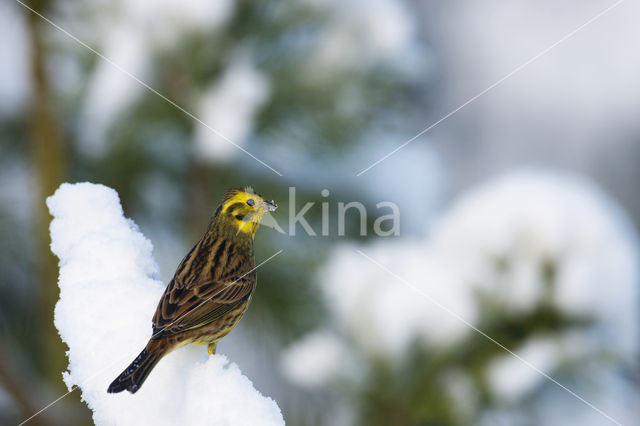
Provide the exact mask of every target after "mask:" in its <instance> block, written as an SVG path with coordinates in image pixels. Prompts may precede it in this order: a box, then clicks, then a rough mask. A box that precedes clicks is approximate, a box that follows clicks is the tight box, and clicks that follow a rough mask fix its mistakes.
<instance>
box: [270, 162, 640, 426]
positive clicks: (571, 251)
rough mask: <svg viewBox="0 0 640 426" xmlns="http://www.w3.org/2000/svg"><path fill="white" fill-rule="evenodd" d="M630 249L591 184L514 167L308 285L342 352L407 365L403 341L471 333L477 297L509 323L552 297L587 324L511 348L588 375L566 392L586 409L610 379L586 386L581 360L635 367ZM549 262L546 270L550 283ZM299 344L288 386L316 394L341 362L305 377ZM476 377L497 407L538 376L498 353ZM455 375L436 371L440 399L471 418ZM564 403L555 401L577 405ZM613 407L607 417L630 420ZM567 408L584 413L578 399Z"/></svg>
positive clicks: (347, 254) (449, 342) (337, 257)
mask: <svg viewBox="0 0 640 426" xmlns="http://www.w3.org/2000/svg"><path fill="white" fill-rule="evenodd" d="M357 250H360V251H361V252H362V253H364V254H365V255H367V256H369V257H370V258H372V259H374V260H375V261H376V262H379V263H380V264H381V265H383V266H384V267H386V268H388V269H389V270H390V271H392V272H393V273H394V274H396V275H398V276H399V277H400V278H401V279H398V278H396V277H393V276H392V275H391V274H388V273H387V272H385V271H384V270H382V269H381V268H379V267H378V266H377V265H375V264H374V263H372V262H371V261H370V260H368V259H366V258H365V257H363V256H362V255H360V254H359V253H358V252H357ZM639 253H640V252H639V249H638V239H637V235H636V233H635V231H634V229H633V227H632V226H631V224H630V220H629V218H628V217H627V216H626V215H625V214H624V212H623V211H622V210H621V209H620V208H619V207H618V205H617V204H616V203H615V201H614V200H611V199H610V198H608V197H607V196H605V195H604V194H603V193H602V192H601V190H600V189H599V188H597V187H596V186H595V185H593V184H592V183H591V182H588V181H586V180H584V179H582V178H579V177H577V176H574V175H569V174H559V173H553V172H548V171H544V170H520V171H516V172H512V173H509V174H506V175H504V176H502V177H499V178H497V179H494V180H492V181H490V182H487V183H484V184H480V185H478V186H476V187H474V188H472V189H470V190H469V192H468V193H466V194H463V195H462V196H461V197H460V198H459V199H458V200H456V201H455V202H454V203H453V205H452V206H451V208H450V209H448V210H447V211H445V212H444V213H443V214H442V215H441V217H440V218H439V219H438V220H436V221H434V222H433V224H432V226H431V229H430V233H429V236H428V237H424V238H416V239H409V238H406V237H405V238H402V239H388V238H379V239H377V240H375V241H373V242H371V243H368V244H366V245H356V244H353V243H343V244H340V245H338V246H337V248H336V249H334V250H333V251H332V253H331V256H330V257H329V258H328V260H327V263H326V264H325V265H324V267H323V268H321V269H320V271H319V276H318V279H317V282H318V286H319V289H320V291H321V294H323V295H324V298H325V301H326V304H327V307H328V309H329V312H330V313H331V316H330V318H329V320H328V324H330V325H332V326H334V328H335V330H337V331H336V333H337V334H338V338H339V337H341V336H342V337H343V338H344V341H348V342H354V343H355V344H353V345H351V346H348V347H347V348H348V349H350V351H351V352H352V356H354V354H355V356H358V357H359V358H358V359H362V360H366V359H370V357H371V355H375V356H382V357H385V358H387V359H389V360H391V361H393V362H395V363H402V362H403V361H404V360H405V359H406V358H404V356H405V355H406V354H407V349H409V348H410V347H411V344H412V343H413V342H416V343H419V344H421V345H422V346H423V347H424V348H426V350H429V351H431V350H434V351H437V350H439V349H441V348H443V347H445V348H446V347H453V349H454V350H455V349H456V346H455V345H464V344H465V342H466V340H465V339H466V338H467V337H468V336H470V335H471V333H476V332H475V331H474V330H472V329H471V328H470V327H469V326H468V325H466V324H465V323H463V322H462V321H461V320H460V319H459V318H457V317H456V316H459V317H461V318H462V319H464V320H465V321H467V322H469V323H470V324H472V325H477V324H478V322H479V321H478V320H479V318H478V315H480V305H479V303H478V302H479V299H478V295H479V294H482V295H483V296H484V297H488V298H490V300H491V301H492V302H493V303H494V304H495V306H496V308H495V309H496V310H499V309H502V310H503V311H504V312H505V313H508V314H510V315H525V314H526V313H527V312H529V311H531V310H532V309H536V308H537V307H538V306H539V304H540V303H541V302H542V301H543V300H545V299H546V300H549V301H551V302H552V303H554V304H555V305H556V307H557V308H558V309H559V310H561V311H562V312H563V313H564V314H565V315H578V316H580V317H583V316H586V317H588V318H590V319H591V320H592V323H590V324H589V325H588V326H585V327H573V328H564V329H561V330H558V331H556V332H554V333H551V332H549V334H545V335H544V336H540V335H530V336H528V338H527V339H526V340H525V341H524V342H522V344H521V345H520V346H519V347H515V348H510V349H512V350H514V351H515V352H516V353H517V354H518V355H520V356H521V357H522V358H523V359H524V360H526V361H528V362H529V363H531V364H532V365H533V366H535V367H536V368H538V369H540V370H541V371H543V372H545V373H547V374H549V375H551V376H554V375H555V374H556V373H558V371H557V369H558V368H559V367H560V366H565V365H570V366H574V367H575V368H576V369H577V370H578V371H579V372H584V373H585V374H581V380H580V381H576V382H575V383H571V388H572V389H573V390H575V391H576V392H577V393H579V394H581V395H582V396H584V397H585V398H586V399H587V400H592V399H593V400H598V399H602V398H601V395H603V394H606V393H607V392H608V391H609V390H610V389H609V386H610V382H612V381H614V380H613V379H612V380H610V381H604V380H603V381H602V382H599V383H596V384H594V383H588V378H589V377H590V375H589V374H586V373H587V371H591V370H592V368H591V367H586V364H585V361H586V360H593V363H594V365H595V366H597V368H598V369H599V370H601V371H602V372H603V373H602V374H603V376H612V377H614V378H615V377H618V378H619V377H620V374H621V373H620V369H621V367H622V366H625V365H636V363H637V354H638V343H639V341H638V336H639V333H638V331H639V330H638V307H637V300H638V284H639V282H640V280H639V278H640V275H639V273H638V271H639V265H638V260H639V259H640V256H639ZM546 264H553V265H554V269H555V271H556V274H555V277H553V278H552V279H549V276H548V275H547V272H546V267H545V265H546ZM403 281H404V282H403ZM409 287H410V288H409ZM432 302H435V303H432ZM437 305H441V306H437ZM442 307H444V308H446V309H448V310H450V312H446V309H445V310H443V309H442ZM451 312H452V313H453V315H452V314H451ZM497 313H499V312H497ZM311 336H313V334H311ZM308 337H309V336H307V337H303V338H302V339H301V341H300V342H298V343H294V345H293V346H292V347H291V348H289V349H288V350H286V351H285V352H284V354H285V355H284V356H283V359H282V362H283V363H284V364H285V365H287V364H289V365H287V366H286V368H285V371H289V373H290V374H288V377H289V379H290V380H291V382H292V383H295V384H298V385H300V384H301V383H302V384H304V385H305V386H307V387H309V386H313V385H317V387H319V386H321V385H322V384H323V383H327V382H330V380H331V379H332V377H331V375H332V374H333V375H334V376H336V375H337V376H344V371H343V370H344V369H345V367H342V370H339V371H338V372H333V371H332V370H331V369H328V368H326V369H320V371H319V372H313V373H308V372H307V371H306V369H305V368H302V367H299V366H297V365H296V364H298V363H299V364H302V365H304V363H305V362H304V360H302V361H301V360H300V359H299V358H304V357H303V356H300V357H298V358H296V357H294V356H292V355H291V354H292V353H293V354H295V353H296V352H297V351H299V349H298V345H302V347H305V345H306V344H307V343H306V342H308V341H309V339H308ZM311 341H313V339H311ZM311 346H312V345H311ZM308 350H309V351H311V349H308ZM320 373H322V375H323V376H322V377H315V376H314V377H312V380H309V375H310V374H320ZM485 373H486V377H487V380H488V385H489V390H490V391H491V392H492V394H493V395H494V396H495V397H496V399H497V400H499V401H503V402H504V403H506V404H510V403H512V402H518V401H521V400H522V399H523V398H525V397H526V396H527V395H528V394H530V393H531V392H533V391H535V390H536V389H538V388H539V387H540V386H542V384H543V383H545V380H546V379H545V378H544V377H543V376H541V375H540V374H539V373H538V372H536V371H535V370H533V369H532V368H531V367H530V366H527V365H525V364H524V363H523V362H522V361H521V360H518V359H516V358H514V357H513V356H511V355H510V354H508V353H506V352H505V353H501V354H498V355H497V356H496V358H494V359H493V360H492V361H491V362H489V363H488V364H487V366H486V371H485ZM295 374H297V375H298V376H297V377H293V378H292V377H290V376H292V375H295ZM445 374H448V373H445ZM451 374H453V376H452V375H448V376H446V377H447V378H448V379H449V380H450V381H451V382H452V386H454V387H455V389H450V391H451V392H452V394H455V395H454V398H455V400H457V401H460V402H461V403H462V405H463V406H465V407H466V408H465V410H467V411H469V412H472V411H473V407H474V404H475V402H474V400H473V398H471V397H469V392H468V389H467V388H468V387H469V386H471V385H470V384H469V377H466V376H464V372H462V371H456V372H454V373H451ZM620 380H621V379H620ZM562 381H564V379H563V380H562ZM552 387H553V386H552ZM611 390H612V391H615V389H611ZM561 391H562V390H561ZM563 392H564V391H563ZM616 392H618V391H616ZM619 393H620V392H618V393H616V394H619ZM633 395H634V396H636V397H637V392H634V393H633ZM562 397H563V401H565V402H566V401H567V399H572V398H573V397H572V396H571V395H567V394H566V393H563V394H562ZM611 401H613V400H609V402H610V403H611V404H610V406H612V407H613V408H612V412H616V413H617V412H624V413H629V412H630V411H629V409H628V407H627V408H625V407H626V406H621V405H620V406H615V404H613V402H611ZM578 403H579V404H582V403H580V402H579V401H578ZM621 404H622V402H621ZM625 404H626V403H625ZM575 409H576V411H579V410H583V411H587V413H586V414H585V415H586V416H591V414H592V413H589V412H588V411H589V410H591V409H590V408H589V407H588V406H586V405H584V404H582V405H578V406H577V407H575ZM581 413H582V411H581ZM595 414H596V415H598V413H597V412H596V413H595ZM596 417H597V416H596ZM620 417H621V418H625V417H627V416H626V415H624V416H620ZM600 420H601V419H600ZM548 423H549V422H546V423H545V424H548ZM552 423H553V422H552ZM556 423H557V422H556ZM558 424H560V423H558Z"/></svg>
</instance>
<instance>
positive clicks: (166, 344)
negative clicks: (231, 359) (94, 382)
mask: <svg viewBox="0 0 640 426" xmlns="http://www.w3.org/2000/svg"><path fill="white" fill-rule="evenodd" d="M276 208H277V205H276V204H275V203H274V202H273V200H270V201H268V200H265V199H263V198H262V197H261V196H260V195H259V194H258V193H257V192H255V191H254V190H253V189H252V188H251V187H245V188H232V189H229V190H228V191H227V192H226V193H225V194H224V196H223V198H222V202H221V204H220V206H219V207H218V208H217V209H216V210H215V212H214V214H213V215H212V217H211V219H210V221H209V224H208V226H207V230H206V232H205V233H204V235H203V236H202V238H200V240H199V241H198V242H197V243H196V244H195V246H193V248H192V249H191V251H189V253H187V255H186V256H185V257H184V258H183V259H182V261H181V262H180V263H179V265H178V267H177V269H176V272H175V274H174V276H173V278H172V279H171V281H170V282H169V284H168V285H167V288H166V289H165V291H164V293H163V294H162V297H161V298H160V301H159V303H158V307H157V308H156V311H155V314H154V316H153V319H152V325H153V333H152V335H151V338H150V339H149V342H148V343H147V345H146V346H145V348H144V349H143V350H142V352H140V354H139V355H138V356H137V357H136V358H135V359H134V360H133V362H131V364H130V365H129V366H128V367H127V368H126V369H125V370H124V371H123V372H122V373H121V374H120V375H119V376H118V377H117V378H116V379H115V380H114V381H113V382H112V383H111V385H109V388H108V389H107V392H109V393H118V392H122V391H124V390H127V391H129V392H131V393H135V392H137V391H138V390H139V389H140V387H141V386H142V384H143V383H144V381H145V380H146V379H147V377H148V376H149V373H151V370H153V368H154V367H155V366H156V364H157V363H158V362H159V361H160V359H161V358H162V357H163V356H165V355H166V354H168V353H169V352H171V351H172V350H174V349H177V348H178V347H181V346H183V345H188V344H192V343H195V344H199V345H207V352H208V353H209V354H210V355H213V354H215V352H216V345H217V343H218V342H219V341H220V339H222V338H223V337H225V336H226V335H227V334H228V333H229V332H230V331H231V330H232V329H233V328H234V327H235V326H236V325H237V324H238V322H239V321H240V319H241V318H242V316H243V315H244V313H245V311H246V310H247V307H248V305H249V302H250V301H251V297H252V296H253V293H254V291H255V288H256V279H257V275H256V271H255V261H254V253H253V241H254V237H255V234H256V231H257V229H258V227H259V225H260V221H261V220H262V218H263V216H264V214H265V213H267V212H271V211H274V210H275V209H276Z"/></svg>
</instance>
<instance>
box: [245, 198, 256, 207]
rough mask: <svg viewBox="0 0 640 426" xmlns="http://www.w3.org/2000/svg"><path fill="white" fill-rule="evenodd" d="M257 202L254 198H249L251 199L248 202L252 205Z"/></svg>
mask: <svg viewBox="0 0 640 426" xmlns="http://www.w3.org/2000/svg"><path fill="white" fill-rule="evenodd" d="M255 203H256V202H255V201H254V200H253V198H249V199H248V200H247V204H249V205H250V206H251V207H253V206H254V204H255Z"/></svg>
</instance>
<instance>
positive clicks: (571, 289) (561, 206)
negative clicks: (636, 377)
mask: <svg viewBox="0 0 640 426" xmlns="http://www.w3.org/2000/svg"><path fill="white" fill-rule="evenodd" d="M433 231H434V232H433V234H434V237H433V242H432V244H433V245H434V248H435V251H436V252H437V253H438V254H439V256H440V261H441V262H442V263H443V264H448V265H450V266H449V267H451V268H453V267H455V268H456V269H457V270H458V272H459V273H460V274H461V275H462V276H461V278H462V279H463V280H465V281H467V280H473V281H474V282H476V283H477V287H478V288H479V289H481V290H483V291H485V292H489V293H490V294H491V295H492V296H493V297H495V298H500V299H502V300H503V302H504V305H505V308H506V309H511V310H514V311H521V310H528V309H532V308H533V307H535V306H536V304H537V303H538V302H539V301H540V297H541V295H542V294H543V290H544V277H543V271H542V268H541V267H540V265H541V264H543V263H545V262H552V263H553V264H554V265H555V269H556V271H557V276H556V278H555V280H554V282H553V288H552V290H551V296H552V299H553V301H554V303H555V304H556V305H557V306H558V307H559V308H560V309H561V310H563V311H564V312H566V313H567V314H573V315H592V316H594V317H595V320H596V322H597V326H596V328H595V329H594V332H595V333H597V334H598V336H597V337H598V338H599V339H605V341H606V342H607V345H609V346H610V347H612V348H616V349H617V350H619V351H620V353H621V354H624V355H625V356H631V355H632V354H633V353H635V351H636V350H637V349H638V347H637V345H638V339H637V336H638V327H637V324H638V311H637V306H636V304H637V300H638V283H639V281H640V280H639V279H640V274H639V265H638V254H639V250H638V242H637V236H636V233H635V231H634V230H633V227H632V225H631V223H630V220H629V219H628V218H627V217H626V216H625V215H624V213H623V212H622V211H621V209H620V208H619V207H618V206H617V205H616V204H615V203H614V202H613V201H612V200H610V199H609V198H608V197H606V196H605V195H604V194H603V193H602V192H601V191H600V190H599V189H598V188H597V187H595V186H594V185H592V184H590V183H589V182H587V181H585V180H583V179H581V178H578V177H576V176H572V175H561V174H556V173H551V172H543V171H533V170H525V171H519V172H515V173H510V174H507V175H505V176H503V177H501V178H498V179H496V180H494V181H492V182H490V183H487V184H484V185H480V186H479V187H477V188H476V189H474V190H473V191H471V192H470V193H469V194H466V195H463V196H462V197H461V198H460V199H459V200H458V201H457V202H456V203H455V205H454V206H453V208H452V209H451V211H450V212H449V213H447V214H446V215H445V216H444V217H443V218H442V219H441V220H440V221H439V222H438V223H436V224H435V225H434V229H433ZM496 259H502V260H503V261H505V262H506V264H507V266H506V267H505V268H504V269H505V270H504V271H501V270H500V269H499V268H498V267H497V266H496V261H495V260H496Z"/></svg>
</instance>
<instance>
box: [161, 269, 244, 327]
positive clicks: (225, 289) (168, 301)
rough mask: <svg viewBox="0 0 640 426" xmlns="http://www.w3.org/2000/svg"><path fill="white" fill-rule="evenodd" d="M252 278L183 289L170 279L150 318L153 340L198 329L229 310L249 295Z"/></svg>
mask: <svg viewBox="0 0 640 426" xmlns="http://www.w3.org/2000/svg"><path fill="white" fill-rule="evenodd" d="M254 286H255V277H253V276H251V275H248V276H246V277H241V278H239V279H237V280H234V281H231V282H219V281H205V282H202V283H198V284H195V285H191V286H189V288H186V287H184V286H181V285H179V284H178V285H176V283H175V282H174V280H172V281H171V283H169V286H168V287H167V289H166V290H165V292H164V294H163V296H162V299H160V303H159V304H158V308H157V309H156V313H155V315H154V316H153V337H152V338H153V339H160V338H163V337H167V336H172V335H174V334H177V333H180V332H182V331H185V330H190V329H194V328H199V327H202V326H204V325H206V324H209V323H211V322H213V321H215V320H216V319H218V318H221V317H223V316H224V315H225V314H227V313H228V312H231V311H233V310H234V309H236V308H237V307H239V306H240V305H242V304H243V303H247V300H248V299H249V297H250V296H251V293H252V291H253V288H254Z"/></svg>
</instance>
